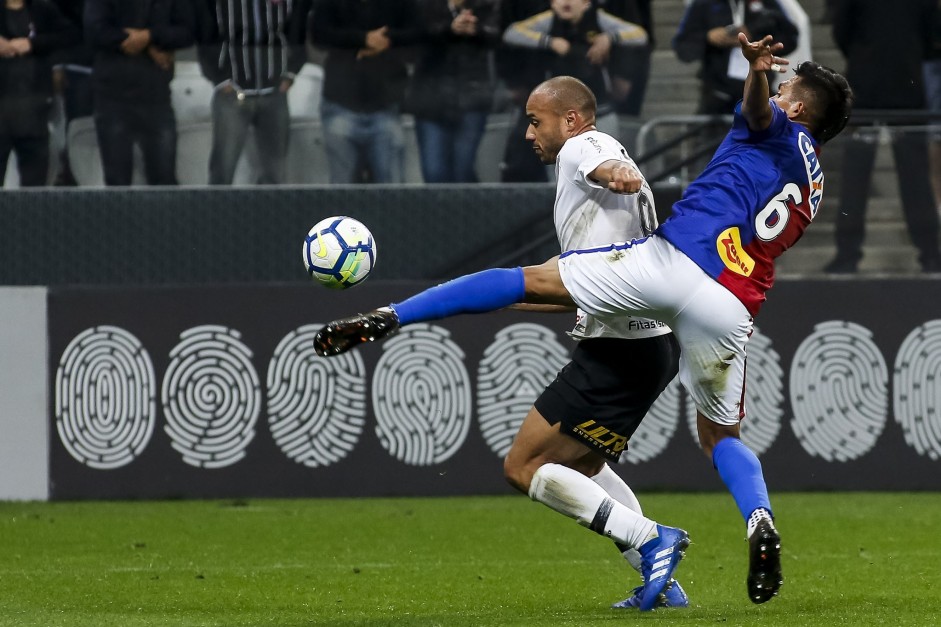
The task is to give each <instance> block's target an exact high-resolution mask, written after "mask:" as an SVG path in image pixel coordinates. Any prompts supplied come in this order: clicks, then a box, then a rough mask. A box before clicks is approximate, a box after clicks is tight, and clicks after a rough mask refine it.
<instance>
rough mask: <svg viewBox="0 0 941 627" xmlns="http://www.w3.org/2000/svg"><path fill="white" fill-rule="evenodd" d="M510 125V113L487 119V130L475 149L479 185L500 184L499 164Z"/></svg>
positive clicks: (493, 114) (495, 115) (494, 114)
mask: <svg viewBox="0 0 941 627" xmlns="http://www.w3.org/2000/svg"><path fill="white" fill-rule="evenodd" d="M512 124H513V120H512V114H510V113H491V114H490V116H489V117H488V118H487V128H486V130H484V136H483V138H482V139H481V140H480V147H479V148H478V149H477V164H476V165H477V178H478V179H480V182H481V183H499V182H500V163H501V162H502V161H503V151H504V149H505V148H506V137H507V135H508V134H509V132H510V128H511V126H512Z"/></svg>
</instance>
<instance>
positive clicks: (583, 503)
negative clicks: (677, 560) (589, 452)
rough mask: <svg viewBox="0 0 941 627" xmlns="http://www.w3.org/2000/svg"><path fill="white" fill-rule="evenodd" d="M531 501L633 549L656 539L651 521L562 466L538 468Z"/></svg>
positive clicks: (586, 478) (653, 524)
mask: <svg viewBox="0 0 941 627" xmlns="http://www.w3.org/2000/svg"><path fill="white" fill-rule="evenodd" d="M529 498H531V499H533V500H534V501H539V502H540V503H542V504H543V505H546V506H547V507H549V508H551V509H554V510H555V511H557V512H559V513H560V514H563V515H565V516H568V517H569V518H573V519H575V521H577V522H578V524H580V525H582V526H584V527H588V528H589V529H591V530H592V531H594V532H596V533H599V534H601V535H603V536H607V537H609V538H611V539H613V540H615V541H617V542H620V543H621V544H626V545H627V546H629V547H632V548H639V547H640V546H641V545H643V543H644V542H646V541H647V540H649V539H650V538H653V537H655V536H656V535H657V525H656V523H654V522H653V521H652V520H648V519H647V518H644V517H643V516H641V515H640V514H637V513H636V512H634V511H633V510H631V509H630V508H628V507H626V506H625V505H622V504H621V503H619V502H617V501H615V500H614V499H613V498H611V496H610V495H609V494H608V493H607V492H606V491H605V490H604V488H602V487H601V486H600V485H598V484H597V483H595V482H594V481H592V480H591V479H589V478H588V477H586V476H585V475H583V474H582V473H580V472H578V471H577V470H572V469H571V468H568V467H566V466H562V465H561V464H543V465H542V466H540V467H539V470H537V471H536V474H534V475H533V480H532V483H531V484H530V486H529Z"/></svg>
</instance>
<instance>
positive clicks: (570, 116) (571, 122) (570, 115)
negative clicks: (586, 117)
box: [565, 109, 578, 130]
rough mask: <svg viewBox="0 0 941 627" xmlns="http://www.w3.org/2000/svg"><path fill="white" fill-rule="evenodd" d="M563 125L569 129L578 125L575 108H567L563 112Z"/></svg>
mask: <svg viewBox="0 0 941 627" xmlns="http://www.w3.org/2000/svg"><path fill="white" fill-rule="evenodd" d="M565 126H566V128H568V129H569V130H572V129H574V128H575V127H576V126H578V112H576V111H575V109H569V110H568V111H566V112H565Z"/></svg>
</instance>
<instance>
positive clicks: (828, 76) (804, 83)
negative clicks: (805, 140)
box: [794, 61, 855, 144]
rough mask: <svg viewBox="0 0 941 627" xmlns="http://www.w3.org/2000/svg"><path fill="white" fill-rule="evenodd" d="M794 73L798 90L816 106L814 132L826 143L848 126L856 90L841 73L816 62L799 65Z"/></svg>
mask: <svg viewBox="0 0 941 627" xmlns="http://www.w3.org/2000/svg"><path fill="white" fill-rule="evenodd" d="M794 73H795V74H796V75H797V76H798V77H799V78H800V83H799V87H798V89H800V90H802V91H804V93H805V94H806V95H807V96H809V98H810V99H811V100H812V102H813V105H814V108H813V109H814V110H813V112H812V113H811V117H812V118H813V126H814V128H813V129H811V133H813V136H814V138H815V139H816V140H817V141H818V142H819V143H820V144H825V143H827V142H828V141H830V140H831V139H833V138H834V137H836V136H837V135H839V134H840V131H842V130H843V128H844V127H846V123H847V122H848V121H849V119H850V114H851V113H852V111H853V100H854V99H855V98H854V96H853V90H852V88H850V84H849V83H848V82H847V80H846V79H845V78H843V76H842V75H841V74H840V73H839V72H835V71H834V70H832V69H830V68H828V67H824V66H822V65H820V64H818V63H814V62H813V61H804V62H803V63H801V64H799V65H798V66H797V67H796V68H795V69H794Z"/></svg>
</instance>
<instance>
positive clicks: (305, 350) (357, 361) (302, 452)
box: [267, 324, 366, 468]
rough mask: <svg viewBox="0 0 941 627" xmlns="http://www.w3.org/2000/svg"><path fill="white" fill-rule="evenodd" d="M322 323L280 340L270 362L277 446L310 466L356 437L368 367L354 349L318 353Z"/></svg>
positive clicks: (340, 452) (333, 456)
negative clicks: (324, 354)
mask: <svg viewBox="0 0 941 627" xmlns="http://www.w3.org/2000/svg"><path fill="white" fill-rule="evenodd" d="M321 326H322V325H319V324H312V325H306V326H303V327H300V328H298V329H296V330H294V331H292V332H291V333H289V334H288V335H287V336H285V337H284V339H282V340H281V342H280V343H279V344H278V346H277V347H276V348H275V349H274V354H273V355H272V356H271V363H270V364H269V365H268V381H267V383H268V426H269V427H270V429H271V435H272V437H273V438H274V442H275V444H277V445H278V448H280V449H281V451H282V452H283V453H284V454H285V455H287V456H288V458H290V459H292V460H294V461H295V462H297V463H299V464H303V465H305V466H308V467H310V468H317V467H320V466H329V465H330V464H333V463H335V462H337V461H339V460H341V459H343V458H344V457H346V456H347V455H348V454H349V453H350V451H352V450H353V448H354V447H355V446H356V443H357V442H359V439H360V436H361V435H362V433H363V428H364V426H365V424H366V367H365V365H364V364H363V358H362V357H361V356H360V354H359V353H358V352H357V351H351V352H349V353H344V354H342V355H336V356H334V357H331V358H330V359H325V358H323V357H318V356H317V354H316V353H315V352H314V346H313V340H314V336H315V335H316V334H317V331H318V330H319V329H320V328H321Z"/></svg>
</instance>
